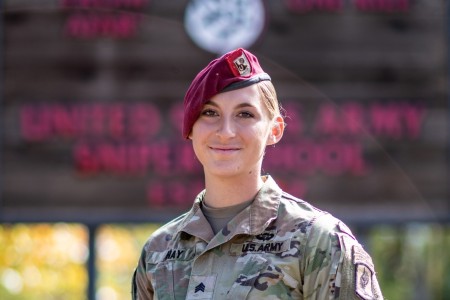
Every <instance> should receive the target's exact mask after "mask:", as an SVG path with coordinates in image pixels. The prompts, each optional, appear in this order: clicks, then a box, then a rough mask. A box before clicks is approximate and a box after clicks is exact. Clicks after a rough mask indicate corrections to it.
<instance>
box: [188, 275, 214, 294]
mask: <svg viewBox="0 0 450 300" xmlns="http://www.w3.org/2000/svg"><path fill="white" fill-rule="evenodd" d="M216 277H217V275H208V276H197V275H192V276H191V278H190V280H189V289H188V293H187V295H186V299H187V300H192V299H196V300H199V299H201V300H206V299H212V298H213V295H214V286H215V284H216Z"/></svg>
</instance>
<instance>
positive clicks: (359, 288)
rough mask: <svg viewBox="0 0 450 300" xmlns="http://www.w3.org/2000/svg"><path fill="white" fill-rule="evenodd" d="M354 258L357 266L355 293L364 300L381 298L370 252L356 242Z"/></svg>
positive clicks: (353, 248)
mask: <svg viewBox="0 0 450 300" xmlns="http://www.w3.org/2000/svg"><path fill="white" fill-rule="evenodd" d="M352 258H353V264H354V266H355V293H356V294H357V295H358V296H359V297H361V298H362V299H364V300H375V299H380V295H378V292H377V291H378V283H377V282H376V280H375V282H374V277H375V272H374V266H373V263H372V259H371V258H370V256H369V254H367V252H366V251H364V249H363V248H362V247H361V245H359V244H356V245H353V247H352Z"/></svg>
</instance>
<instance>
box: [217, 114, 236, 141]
mask: <svg viewBox="0 0 450 300" xmlns="http://www.w3.org/2000/svg"><path fill="white" fill-rule="evenodd" d="M216 135H217V136H218V137H220V138H221V139H229V138H233V137H235V136H236V126H235V124H234V122H233V120H232V118H225V117H224V118H221V120H220V123H219V127H218V128H217V132H216Z"/></svg>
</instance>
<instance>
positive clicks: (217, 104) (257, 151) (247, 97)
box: [190, 85, 273, 176]
mask: <svg viewBox="0 0 450 300" xmlns="http://www.w3.org/2000/svg"><path fill="white" fill-rule="evenodd" d="M272 126H273V121H272V120H271V119H270V117H269V112H268V110H267V108H266V107H265V106H264V105H263V103H262V101H261V100H260V95H259V92H258V89H257V87H256V85H251V86H249V87H246V88H243V89H238V90H233V91H229V92H225V93H220V94H217V95H216V96H214V97H213V98H212V99H211V100H210V101H209V102H208V103H206V104H205V105H204V106H203V110H202V112H201V114H200V117H199V118H198V120H197V121H196V122H195V123H194V126H193V128H192V132H191V135H190V139H191V140H192V143H193V147H194V151H195V154H196V155H197V158H198V159H199V161H200V162H201V163H202V165H203V168H204V170H205V174H206V175H214V176H242V175H246V174H259V173H260V170H261V164H262V159H263V156H264V150H265V147H266V145H268V144H271V143H272V142H271V141H272V140H271V131H272ZM255 172H256V173H255Z"/></svg>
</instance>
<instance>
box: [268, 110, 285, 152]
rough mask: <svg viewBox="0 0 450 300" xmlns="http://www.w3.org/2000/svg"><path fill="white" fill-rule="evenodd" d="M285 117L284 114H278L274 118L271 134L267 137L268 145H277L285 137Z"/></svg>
mask: <svg viewBox="0 0 450 300" xmlns="http://www.w3.org/2000/svg"><path fill="white" fill-rule="evenodd" d="M284 126H285V125H284V119H283V117H282V116H276V117H275V118H274V119H273V120H272V128H271V130H270V133H269V136H268V137H267V145H268V146H269V145H275V144H276V143H278V142H279V141H280V140H281V138H282V137H283V133H284Z"/></svg>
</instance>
